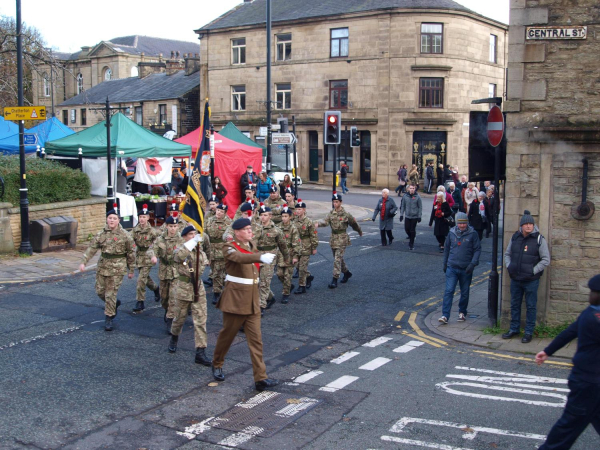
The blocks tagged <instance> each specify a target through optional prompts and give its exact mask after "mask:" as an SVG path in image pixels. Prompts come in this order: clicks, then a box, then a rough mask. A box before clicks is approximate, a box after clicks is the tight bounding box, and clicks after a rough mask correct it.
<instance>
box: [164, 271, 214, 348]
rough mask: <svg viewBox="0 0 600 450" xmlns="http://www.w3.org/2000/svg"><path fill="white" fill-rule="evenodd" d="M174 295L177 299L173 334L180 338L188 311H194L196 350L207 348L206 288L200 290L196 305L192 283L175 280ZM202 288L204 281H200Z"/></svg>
mask: <svg viewBox="0 0 600 450" xmlns="http://www.w3.org/2000/svg"><path fill="white" fill-rule="evenodd" d="M173 284H174V289H173V291H174V293H175V298H176V299H177V302H176V305H177V306H176V308H175V318H174V319H173V325H171V334H173V335H175V336H179V335H180V334H181V329H182V328H183V324H184V323H185V319H186V318H187V316H188V311H189V309H190V308H191V310H192V321H193V322H194V342H195V344H196V348H198V347H201V348H206V345H207V337H206V316H207V311H206V292H205V291H204V288H200V292H199V293H198V294H199V295H198V297H199V298H198V301H197V302H196V303H194V287H193V286H192V283H188V282H185V281H181V280H174V283H173ZM200 286H202V281H200Z"/></svg>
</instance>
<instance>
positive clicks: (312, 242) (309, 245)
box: [294, 199, 319, 294]
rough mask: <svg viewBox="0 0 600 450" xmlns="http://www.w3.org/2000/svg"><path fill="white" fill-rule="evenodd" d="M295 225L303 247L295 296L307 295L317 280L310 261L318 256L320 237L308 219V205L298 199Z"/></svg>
mask: <svg viewBox="0 0 600 450" xmlns="http://www.w3.org/2000/svg"><path fill="white" fill-rule="evenodd" d="M294 225H295V226H296V228H297V229H298V233H299V235H300V242H301V247H302V248H301V251H300V259H299V261H298V269H299V280H298V289H296V290H295V291H294V294H305V293H306V289H308V288H310V286H311V284H312V281H313V280H314V279H315V277H314V276H313V275H311V273H310V272H309V271H308V261H309V259H310V257H311V255H316V254H317V246H318V245H319V235H318V234H317V229H316V228H315V226H314V224H313V222H312V220H310V219H309V218H308V217H306V203H304V202H303V201H302V199H298V203H296V221H295V222H294Z"/></svg>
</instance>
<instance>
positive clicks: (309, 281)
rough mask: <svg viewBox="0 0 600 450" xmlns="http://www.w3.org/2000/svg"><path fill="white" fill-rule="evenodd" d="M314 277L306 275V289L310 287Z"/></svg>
mask: <svg viewBox="0 0 600 450" xmlns="http://www.w3.org/2000/svg"><path fill="white" fill-rule="evenodd" d="M314 279H315V277H314V276H312V275H309V276H307V277H306V289H310V287H311V286H312V281H313V280H314Z"/></svg>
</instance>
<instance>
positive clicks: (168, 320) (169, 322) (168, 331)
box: [167, 319, 173, 334]
mask: <svg viewBox="0 0 600 450" xmlns="http://www.w3.org/2000/svg"><path fill="white" fill-rule="evenodd" d="M172 325H173V319H167V333H169V334H171V326H172Z"/></svg>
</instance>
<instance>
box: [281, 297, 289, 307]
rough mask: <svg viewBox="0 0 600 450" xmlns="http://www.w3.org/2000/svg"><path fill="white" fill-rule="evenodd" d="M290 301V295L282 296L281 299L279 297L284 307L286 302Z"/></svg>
mask: <svg viewBox="0 0 600 450" xmlns="http://www.w3.org/2000/svg"><path fill="white" fill-rule="evenodd" d="M289 301H290V294H288V295H285V294H284V295H283V297H281V303H283V304H284V305H286V304H287V303H288V302H289Z"/></svg>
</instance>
